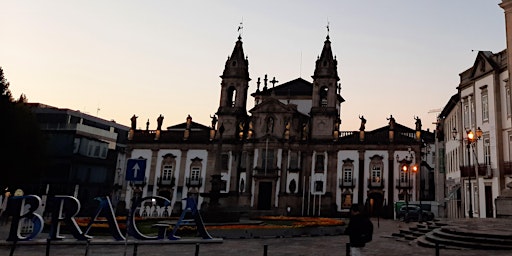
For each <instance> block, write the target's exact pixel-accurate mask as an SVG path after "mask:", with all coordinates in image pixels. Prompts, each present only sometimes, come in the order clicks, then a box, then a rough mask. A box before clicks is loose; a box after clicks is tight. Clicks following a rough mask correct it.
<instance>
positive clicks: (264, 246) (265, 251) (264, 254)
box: [263, 244, 268, 256]
mask: <svg viewBox="0 0 512 256" xmlns="http://www.w3.org/2000/svg"><path fill="white" fill-rule="evenodd" d="M267 251H268V244H265V245H263V256H267Z"/></svg>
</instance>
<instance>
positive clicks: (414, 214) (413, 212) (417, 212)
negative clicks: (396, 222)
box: [396, 205, 434, 221]
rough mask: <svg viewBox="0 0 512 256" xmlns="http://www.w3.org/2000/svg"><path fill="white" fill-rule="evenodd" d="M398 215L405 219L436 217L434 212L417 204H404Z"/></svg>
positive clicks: (415, 219)
mask: <svg viewBox="0 0 512 256" xmlns="http://www.w3.org/2000/svg"><path fill="white" fill-rule="evenodd" d="M420 216H421V217H420ZM396 217H397V219H403V220H404V221H431V220H433V219H434V213H433V212H431V211H427V210H422V209H421V208H420V207H419V206H417V205H408V206H407V205H403V206H402V207H400V209H399V210H398V212H397V214H396Z"/></svg>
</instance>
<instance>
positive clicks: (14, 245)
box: [9, 240, 18, 256]
mask: <svg viewBox="0 0 512 256" xmlns="http://www.w3.org/2000/svg"><path fill="white" fill-rule="evenodd" d="M17 242H18V240H14V242H12V246H11V252H10V253H9V256H13V255H14V250H16V243H17Z"/></svg>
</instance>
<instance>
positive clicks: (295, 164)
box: [290, 152, 299, 169]
mask: <svg viewBox="0 0 512 256" xmlns="http://www.w3.org/2000/svg"><path fill="white" fill-rule="evenodd" d="M297 168H299V154H298V153H297V152H290V169H297Z"/></svg>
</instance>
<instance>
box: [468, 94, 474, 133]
mask: <svg viewBox="0 0 512 256" xmlns="http://www.w3.org/2000/svg"><path fill="white" fill-rule="evenodd" d="M470 102H471V107H470V109H469V110H470V111H471V115H470V116H469V120H470V121H471V126H472V127H474V126H475V119H474V118H473V117H474V116H475V101H474V100H473V98H471V101H470Z"/></svg>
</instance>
